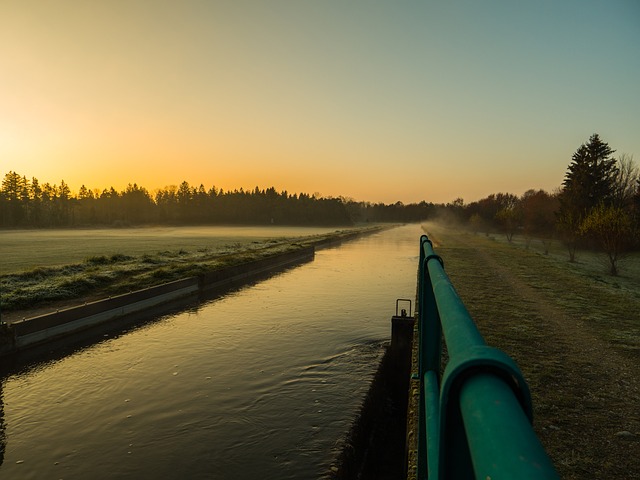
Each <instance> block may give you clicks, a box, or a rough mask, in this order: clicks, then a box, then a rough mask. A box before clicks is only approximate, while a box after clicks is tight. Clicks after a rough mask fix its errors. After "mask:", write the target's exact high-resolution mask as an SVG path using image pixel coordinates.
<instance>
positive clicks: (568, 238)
mask: <svg viewBox="0 0 640 480" xmlns="http://www.w3.org/2000/svg"><path fill="white" fill-rule="evenodd" d="M613 153H615V150H613V149H612V148H611V147H609V145H608V144H607V143H605V142H603V141H602V140H601V139H600V137H599V135H598V134H593V135H592V136H591V137H590V138H589V141H588V142H587V143H585V144H583V145H581V146H580V147H579V148H578V150H576V152H575V153H574V154H573V156H572V159H571V163H570V164H569V166H568V168H567V173H566V175H565V179H564V181H563V183H562V186H561V187H560V188H559V189H558V190H557V191H556V192H553V193H549V192H546V191H544V190H529V191H527V192H525V193H524V195H522V196H520V197H518V196H517V195H513V194H510V193H498V194H492V195H489V196H488V197H486V198H484V199H482V200H479V201H477V202H473V203H470V204H468V205H464V202H463V201H462V200H461V199H458V200H456V201H454V202H452V203H450V204H448V205H447V206H446V212H447V214H449V215H455V216H456V217H457V218H462V219H464V220H466V221H468V222H469V224H470V225H471V227H472V228H473V229H474V230H475V231H483V230H484V231H490V230H500V231H502V232H504V233H505V235H506V236H507V239H508V240H509V241H511V239H512V238H513V236H514V235H515V234H517V233H518V234H523V235H524V236H525V238H527V239H531V238H533V237H535V238H540V239H541V240H542V241H543V243H544V244H545V248H546V250H547V251H548V248H549V244H550V242H551V240H552V239H553V238H559V239H560V240H562V242H563V243H564V244H565V245H566V246H567V249H568V253H569V260H570V261H574V260H575V255H576V249H577V248H578V247H599V248H601V249H602V250H603V251H604V252H605V253H606V254H607V257H608V260H609V265H610V271H611V273H612V274H614V275H615V274H617V265H618V261H619V259H620V258H621V256H622V255H623V254H624V253H625V252H628V251H629V250H632V249H637V248H640V170H639V169H638V166H637V165H636V164H635V163H634V162H633V158H632V157H631V156H629V155H624V154H623V155H620V156H619V157H618V158H614V157H613V156H612V155H613Z"/></svg>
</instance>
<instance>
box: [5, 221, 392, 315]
mask: <svg viewBox="0 0 640 480" xmlns="http://www.w3.org/2000/svg"><path fill="white" fill-rule="evenodd" d="M386 228H390V227H389V226H386V225H382V226H381V225H376V226H370V227H361V228H354V229H349V230H336V231H333V232H327V233H322V234H316V235H306V236H301V237H294V238H290V237H280V238H267V239H261V240H254V241H250V242H246V243H244V244H241V243H240V242H234V243H232V244H224V245H220V246H218V247H212V248H209V247H207V246H206V245H207V244H204V246H202V247H201V248H198V249H197V250H186V249H183V248H180V249H178V250H170V251H152V250H149V251H146V252H144V253H141V254H139V255H129V254H126V253H110V254H105V255H93V256H91V257H88V258H86V259H85V260H84V261H83V262H81V263H74V264H65V265H51V266H50V265H46V264H44V265H39V266H38V267H36V268H33V269H30V270H26V271H20V272H14V273H10V274H4V275H1V276H0V305H1V306H2V312H1V313H0V315H1V319H2V321H3V322H7V323H12V322H15V321H18V320H22V319H25V318H32V317H35V316H40V315H44V314H47V313H51V312H55V311H57V310H63V309H68V308H71V307H74V306H77V305H83V304H85V303H91V302H95V301H97V300H101V299H104V298H109V297H114V296H118V295H123V294H127V293H130V292H133V291H138V290H141V289H145V288H151V287H156V286H158V285H161V284H164V283H169V282H173V281H177V280H182V279H184V278H189V277H199V276H203V275H209V274H211V273H212V272H216V271H220V270H223V269H225V268H229V267H233V266H237V265H242V264H246V263H249V262H255V261H257V260H260V259H264V258H268V257H272V256H274V255H281V254H289V253H294V252H296V251H298V250H301V249H304V248H308V247H314V248H323V247H325V246H327V245H331V244H335V243H337V242H342V241H346V240H349V239H352V238H355V237H357V236H360V235H366V234H372V233H376V232H379V231H381V230H384V229H386ZM211 243H212V244H215V242H211ZM109 245H110V244H109V243H107V242H105V244H104V248H105V250H107V251H109V249H111V250H110V251H113V250H112V249H113V247H109ZM158 246H159V244H156V243H154V248H158ZM54 247H56V248H57V249H59V248H61V247H59V246H50V247H49V248H51V249H52V250H53V249H54ZM41 248H46V247H41Z"/></svg>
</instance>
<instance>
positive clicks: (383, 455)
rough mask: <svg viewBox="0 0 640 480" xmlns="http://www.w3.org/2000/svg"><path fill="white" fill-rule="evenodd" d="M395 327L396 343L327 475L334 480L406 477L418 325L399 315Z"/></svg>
mask: <svg viewBox="0 0 640 480" xmlns="http://www.w3.org/2000/svg"><path fill="white" fill-rule="evenodd" d="M391 323H392V326H391V344H390V345H389V346H388V347H387V350H386V351H385V354H384V356H383V357H382V360H381V361H380V364H379V365H378V369H377V370H376V373H375V376H374V378H373V380H372V382H371V385H370V387H369V391H368V392H367V395H366V397H365V399H364V401H363V403H362V407H361V409H360V412H359V414H358V416H357V418H356V419H355V421H354V422H353V424H352V426H351V429H350V430H349V432H348V433H347V435H346V437H345V439H344V441H343V445H342V448H341V451H340V453H339V455H338V457H337V459H336V462H335V464H334V465H332V467H331V470H330V472H329V473H328V475H327V478H330V479H332V480H360V479H367V480H400V479H406V478H407V453H408V450H407V405H408V400H409V386H410V382H409V380H410V375H411V353H412V344H413V334H414V323H415V320H414V318H413V317H399V316H394V317H392V319H391Z"/></svg>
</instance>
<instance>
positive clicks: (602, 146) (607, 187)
mask: <svg viewBox="0 0 640 480" xmlns="http://www.w3.org/2000/svg"><path fill="white" fill-rule="evenodd" d="M614 152H615V150H613V149H611V147H609V145H608V144H607V143H605V142H603V141H602V140H600V137H599V135H598V134H597V133H594V134H593V135H591V137H590V138H589V142H588V143H586V144H583V145H581V146H580V147H579V148H578V150H576V152H575V153H574V154H573V157H572V159H571V163H570V164H569V167H568V170H567V174H566V175H565V179H564V182H563V186H564V188H563V191H562V194H561V196H560V202H561V213H565V214H566V213H569V212H571V214H572V215H574V216H576V217H578V218H584V217H585V216H586V215H588V214H589V212H590V211H591V210H592V209H593V208H595V207H596V206H598V205H599V204H605V205H609V204H610V203H611V201H612V199H613V195H614V193H615V178H616V171H617V166H616V160H615V159H614V158H612V157H611V155H612V154H613V153H614Z"/></svg>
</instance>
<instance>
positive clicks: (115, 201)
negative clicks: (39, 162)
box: [0, 172, 434, 228]
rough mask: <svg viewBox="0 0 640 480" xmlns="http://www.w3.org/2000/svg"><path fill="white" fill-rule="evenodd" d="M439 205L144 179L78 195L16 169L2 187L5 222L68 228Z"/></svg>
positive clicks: (347, 214) (255, 220)
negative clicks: (155, 183)
mask: <svg viewBox="0 0 640 480" xmlns="http://www.w3.org/2000/svg"><path fill="white" fill-rule="evenodd" d="M433 208H434V207H433V204H427V203H426V202H421V203H420V204H411V205H404V204H402V203H400V202H398V203H395V204H392V205H385V204H371V203H366V202H359V203H358V202H355V201H353V200H347V199H345V198H324V197H321V196H319V195H309V194H306V193H300V194H296V193H294V194H289V193H288V192H287V191H283V192H277V191H276V190H275V188H273V187H271V188H267V189H260V188H258V187H256V188H255V189H254V190H250V191H249V190H247V191H245V190H243V189H240V190H233V191H226V192H225V191H223V190H222V189H217V188H216V187H211V188H210V189H206V188H205V187H204V185H202V184H201V185H200V186H198V187H194V186H191V185H189V183H187V182H182V183H181V184H180V186H169V187H165V188H163V189H158V190H156V191H155V192H154V194H153V195H152V194H150V193H149V191H148V190H147V189H146V188H144V187H141V186H138V185H137V184H133V185H131V184H130V185H128V186H127V188H126V189H124V190H123V191H120V192H119V191H116V190H115V189H114V188H113V187H111V188H109V189H104V190H102V191H100V190H89V189H87V188H86V187H85V186H84V185H83V186H82V187H80V190H79V191H78V193H77V194H72V193H71V190H70V189H69V186H68V185H67V184H66V183H65V182H64V180H63V181H61V182H60V185H50V184H48V183H44V184H40V182H39V181H38V179H37V178H32V179H31V180H29V179H27V178H26V177H25V176H22V175H20V174H18V173H16V172H9V173H7V174H6V175H5V176H4V179H3V181H2V187H1V189H0V212H2V218H1V220H0V227H12V228H15V227H36V228H42V227H68V226H85V225H108V226H124V225H141V224H254V225H261V224H262V225H268V224H279V225H283V224H284V225H350V224H352V223H354V222H367V221H374V222H382V221H393V222H411V221H420V220H424V219H425V218H427V217H428V216H429V215H430V214H431V213H432V211H433Z"/></svg>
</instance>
